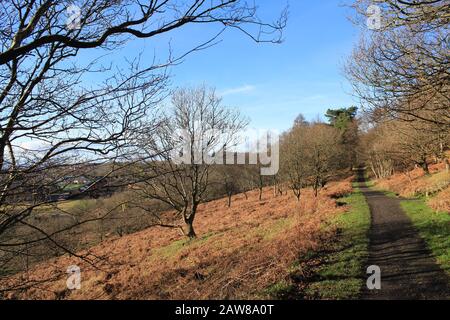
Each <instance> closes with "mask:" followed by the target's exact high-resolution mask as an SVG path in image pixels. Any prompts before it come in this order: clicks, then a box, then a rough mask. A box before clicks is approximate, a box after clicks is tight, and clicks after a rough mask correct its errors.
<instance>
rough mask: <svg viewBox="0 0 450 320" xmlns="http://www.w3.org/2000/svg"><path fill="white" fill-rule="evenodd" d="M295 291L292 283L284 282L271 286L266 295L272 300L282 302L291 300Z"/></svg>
mask: <svg viewBox="0 0 450 320" xmlns="http://www.w3.org/2000/svg"><path fill="white" fill-rule="evenodd" d="M293 290H294V286H293V285H292V283H289V282H288V281H285V280H283V281H280V282H277V283H275V284H273V285H271V286H269V287H268V288H267V289H266V291H265V292H264V293H265V294H267V295H268V296H270V297H271V298H274V299H280V300H281V299H287V298H289V296H290V294H291V293H292V292H293Z"/></svg>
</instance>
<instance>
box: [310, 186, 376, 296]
mask: <svg viewBox="0 0 450 320" xmlns="http://www.w3.org/2000/svg"><path fill="white" fill-rule="evenodd" d="M340 201H341V202H344V203H345V204H347V205H348V206H350V210H349V211H347V212H345V213H343V214H341V215H339V216H338V217H337V218H335V219H334V220H333V221H331V226H333V227H337V228H338V230H339V232H340V234H339V238H338V240H337V241H336V242H335V243H334V245H333V248H332V250H331V253H328V254H327V255H326V256H325V257H323V259H324V262H325V263H324V264H322V265H321V266H320V267H319V268H318V270H316V272H315V273H316V275H315V277H314V279H317V280H315V281H314V282H312V283H311V284H310V285H309V286H308V287H307V289H306V290H305V293H306V295H307V296H311V297H315V298H319V299H356V298H358V295H359V292H360V289H361V287H362V286H363V274H362V270H363V265H364V263H366V261H367V258H368V245H369V240H368V231H369V228H370V209H369V206H368V204H367V202H366V199H365V197H364V195H363V194H362V193H361V191H359V190H358V189H355V191H354V192H353V193H352V194H351V195H349V196H347V197H344V198H342V199H341V200H340Z"/></svg>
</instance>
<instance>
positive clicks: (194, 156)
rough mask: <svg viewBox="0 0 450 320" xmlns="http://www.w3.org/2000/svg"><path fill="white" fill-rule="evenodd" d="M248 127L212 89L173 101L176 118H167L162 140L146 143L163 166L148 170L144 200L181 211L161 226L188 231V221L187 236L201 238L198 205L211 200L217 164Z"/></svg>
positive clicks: (182, 93) (159, 220)
mask: <svg viewBox="0 0 450 320" xmlns="http://www.w3.org/2000/svg"><path fill="white" fill-rule="evenodd" d="M245 125H246V120H244V119H242V118H241V116H240V115H239V113H238V112H237V111H235V110H233V109H230V108H226V107H224V106H222V104H221V99H220V98H218V97H217V96H216V94H215V92H214V90H212V89H207V88H205V87H200V88H185V89H179V90H177V91H176V92H175V93H174V94H173V95H172V109H171V113H169V114H166V115H165V116H164V120H163V123H162V124H161V126H160V128H159V129H158V131H157V132H156V134H152V135H149V136H145V137H143V142H142V143H143V149H144V150H147V152H150V154H154V153H155V152H158V157H157V158H158V159H159V161H152V162H149V163H148V164H147V166H146V167H145V168H144V174H145V175H146V176H147V177H149V179H145V181H144V182H143V184H142V186H141V188H140V194H141V195H142V196H144V197H147V198H151V199H158V200H160V201H162V202H164V203H166V204H168V205H169V206H170V207H171V208H173V209H174V210H175V211H176V217H175V219H174V221H173V219H172V221H169V222H167V220H164V217H162V216H157V217H155V218H156V219H155V225H156V226H163V227H172V228H182V225H180V224H179V223H178V221H180V220H182V221H183V222H184V224H185V230H184V234H185V235H186V236H188V237H190V238H194V237H196V234H195V231H194V225H193V223H194V219H195V216H196V213H197V208H198V205H199V204H200V203H202V202H204V201H205V200H206V199H207V198H206V196H207V191H208V188H209V187H210V184H211V180H210V175H211V171H212V170H213V168H214V165H215V164H216V165H217V164H222V163H223V160H224V153H225V151H226V148H227V147H232V146H233V145H234V143H235V138H236V135H237V133H238V132H239V131H240V130H242V129H243V128H244V127H245ZM159 150H162V151H159ZM180 152H181V157H182V158H179V156H180V154H179V153H180ZM164 221H166V222H164ZM174 222H175V223H174Z"/></svg>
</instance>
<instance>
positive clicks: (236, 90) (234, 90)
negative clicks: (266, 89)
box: [220, 84, 256, 96]
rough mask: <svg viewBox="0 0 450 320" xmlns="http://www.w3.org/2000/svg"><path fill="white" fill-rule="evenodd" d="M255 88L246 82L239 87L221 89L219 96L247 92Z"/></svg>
mask: <svg viewBox="0 0 450 320" xmlns="http://www.w3.org/2000/svg"><path fill="white" fill-rule="evenodd" d="M255 89H256V87H255V86H252V85H248V84H246V85H243V86H240V87H236V88H230V89H226V90H224V91H221V92H220V95H221V96H229V95H233V94H240V93H247V92H251V91H254V90H255Z"/></svg>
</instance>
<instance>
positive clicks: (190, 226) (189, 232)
mask: <svg viewBox="0 0 450 320" xmlns="http://www.w3.org/2000/svg"><path fill="white" fill-rule="evenodd" d="M190 211H191V212H190V213H189V215H186V213H185V216H184V222H185V223H186V231H185V235H186V236H187V237H189V238H190V239H193V238H196V237H197V235H196V234H195V231H194V218H195V213H196V212H197V204H192V205H191V209H190Z"/></svg>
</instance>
